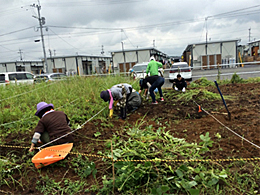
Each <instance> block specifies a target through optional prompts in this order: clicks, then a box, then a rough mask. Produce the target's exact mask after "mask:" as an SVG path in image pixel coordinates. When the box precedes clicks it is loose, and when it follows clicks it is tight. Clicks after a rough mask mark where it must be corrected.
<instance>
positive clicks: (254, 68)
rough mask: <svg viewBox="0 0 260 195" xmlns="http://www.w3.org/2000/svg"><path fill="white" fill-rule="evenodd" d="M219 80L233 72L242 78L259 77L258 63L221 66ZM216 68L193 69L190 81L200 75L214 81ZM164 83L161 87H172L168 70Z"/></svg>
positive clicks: (216, 73) (259, 67) (216, 74)
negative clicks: (228, 66)
mask: <svg viewBox="0 0 260 195" xmlns="http://www.w3.org/2000/svg"><path fill="white" fill-rule="evenodd" d="M219 71H220V80H225V79H231V78H232V75H233V74H234V73H236V74H238V75H239V76H240V77H241V78H243V79H248V78H250V77H260V65H245V66H244V67H237V68H221V69H220V70H219ZM217 76H218V69H217V68H215V69H206V70H193V71H192V81H195V80H197V79H199V78H201V77H205V78H207V79H208V80H211V81H214V80H216V79H217ZM164 78H165V83H164V85H163V88H169V87H172V83H170V82H169V70H167V69H166V70H165V71H164Z"/></svg>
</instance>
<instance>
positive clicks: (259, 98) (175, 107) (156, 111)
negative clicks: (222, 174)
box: [0, 83, 260, 194]
mask: <svg viewBox="0 0 260 195" xmlns="http://www.w3.org/2000/svg"><path fill="white" fill-rule="evenodd" d="M188 90H189V89H188ZM207 90H208V91H211V92H214V93H216V94H218V91H217V89H216V87H208V88H207ZM220 90H221V92H222V93H223V95H228V96H232V97H233V98H232V100H226V103H227V107H228V109H229V112H230V113H231V118H230V120H229V117H228V115H227V111H226V108H225V106H224V104H223V102H222V101H221V100H214V101H212V100H210V101H209V100H205V99H200V98H196V102H194V101H193V100H190V101H188V102H182V101H177V102H176V98H175V97H174V95H173V96H172V95H171V96H170V95H169V94H170V93H172V91H171V90H163V92H164V98H165V101H164V102H159V103H158V104H157V105H151V104H150V102H151V100H148V101H144V102H143V104H142V106H141V107H140V108H139V109H138V110H136V111H134V112H133V113H130V114H129V115H128V117H127V119H126V120H125V121H122V120H118V119H117V118H116V117H115V118H113V119H109V120H110V124H112V125H109V123H107V122H104V121H101V120H100V119H93V120H92V121H90V122H89V123H87V124H86V125H85V126H84V127H83V128H82V129H80V130H78V131H76V132H75V134H74V137H75V144H74V148H76V150H78V151H79V152H81V153H85V154H98V152H99V153H100V152H104V151H105V147H104V145H105V143H107V140H111V139H112V137H113V135H114V134H120V132H122V131H121V130H122V129H124V128H126V127H130V128H131V127H132V126H135V125H137V124H141V125H140V128H141V129H142V128H145V127H146V126H148V125H153V128H154V130H155V131H156V130H157V128H158V127H160V126H164V127H166V129H165V131H170V132H171V133H172V134H173V135H174V136H175V137H178V138H185V140H186V141H187V142H190V143H191V142H197V143H199V142H200V141H201V140H200V135H201V134H203V135H205V134H206V133H207V132H209V136H210V137H211V140H213V141H214V143H213V147H212V148H211V152H210V153H207V158H208V159H227V158H254V157H260V149H259V148H260V147H258V146H260V136H259V133H260V87H259V83H253V84H252V83H251V84H227V85H221V86H220ZM197 104H198V105H200V106H201V109H202V112H198V110H199V109H198V106H197ZM205 111H206V112H205ZM216 119H217V120H218V121H217V120H216ZM232 131H233V132H232ZM97 132H100V135H97ZM235 133H237V134H238V135H240V136H242V137H244V138H245V139H247V140H248V141H250V142H252V143H253V144H255V145H253V144H251V143H248V142H247V141H246V140H243V139H241V138H240V137H239V136H237V135H235ZM14 138H15V139H17V135H14V137H12V135H10V136H9V137H8V138H7V142H8V140H10V143H9V144H10V145H11V144H12V143H11V140H14ZM29 141H30V140H29V138H28V143H29ZM26 146H28V144H27V145H26ZM26 152H27V151H26V150H16V153H17V155H20V156H22V155H25V154H26ZM7 154H8V155H10V151H9V149H6V150H3V149H2V150H0V155H1V156H3V155H7ZM68 156H72V155H71V154H70V155H68ZM89 158H90V159H91V160H92V161H94V162H95V163H96V164H97V169H98V175H97V178H98V181H99V182H101V176H102V174H103V173H104V172H106V171H108V172H109V171H110V173H111V170H109V169H107V167H106V165H105V164H104V163H102V160H101V158H98V157H89ZM67 170H68V167H64V168H62V167H58V168H55V166H51V167H48V166H47V167H44V168H43V169H42V173H44V172H50V171H51V172H52V173H53V175H54V178H56V179H58V178H63V177H65V175H66V177H70V178H73V177H74V178H75V179H76V176H75V173H74V174H73V172H72V171H68V172H67V173H65V172H66V171H67ZM28 175H29V177H30V179H29V180H30V182H28V183H29V184H28V187H27V189H23V190H22V189H21V188H19V190H22V192H19V193H18V194H37V193H38V192H37V190H35V182H36V181H37V179H38V177H39V176H36V175H35V172H33V171H29V172H28ZM14 177H15V176H14ZM17 179H18V178H17ZM92 180H93V178H92V177H89V178H88V180H87V182H88V183H89V184H91V183H92V182H93V181H92ZM1 188H2V189H1ZM1 188H0V189H1V190H3V191H4V192H8V193H14V194H16V193H17V190H18V189H17V188H12V187H8V186H1ZM0 193H1V192H0ZM38 194H40V193H38Z"/></svg>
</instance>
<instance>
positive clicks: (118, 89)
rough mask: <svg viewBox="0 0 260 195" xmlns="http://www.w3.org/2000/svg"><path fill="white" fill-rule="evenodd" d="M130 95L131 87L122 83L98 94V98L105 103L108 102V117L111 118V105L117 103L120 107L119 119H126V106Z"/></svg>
mask: <svg viewBox="0 0 260 195" xmlns="http://www.w3.org/2000/svg"><path fill="white" fill-rule="evenodd" d="M131 93H132V85H129V84H127V83H122V84H118V85H114V86H113V87H111V88H110V89H108V90H106V91H102V92H101V93H100V97H101V98H102V99H103V100H104V101H105V102H109V109H110V114H109V117H110V118H112V116H113V103H114V101H118V103H117V105H118V106H119V107H120V119H126V109H127V105H128V98H129V96H130V94H131Z"/></svg>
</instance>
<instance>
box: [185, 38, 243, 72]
mask: <svg viewBox="0 0 260 195" xmlns="http://www.w3.org/2000/svg"><path fill="white" fill-rule="evenodd" d="M238 41H239V40H237V39H235V40H225V41H209V42H202V43H193V44H189V45H188V46H187V47H186V49H185V51H184V52H183V58H184V59H183V60H184V61H186V62H187V63H188V64H189V65H190V66H191V67H193V68H200V69H202V68H203V69H208V68H214V66H213V65H218V64H231V63H236V62H238V53H237V46H238V45H237V44H238ZM215 67H216V66H215Z"/></svg>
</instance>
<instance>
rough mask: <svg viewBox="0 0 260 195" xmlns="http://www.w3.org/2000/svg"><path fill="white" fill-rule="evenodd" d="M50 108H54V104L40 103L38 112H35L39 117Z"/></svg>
mask: <svg viewBox="0 0 260 195" xmlns="http://www.w3.org/2000/svg"><path fill="white" fill-rule="evenodd" d="M48 107H52V108H54V106H53V104H47V103H46V102H40V103H38V104H37V111H36V112H35V115H36V116H38V115H39V113H40V112H41V111H42V110H43V109H44V108H48Z"/></svg>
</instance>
